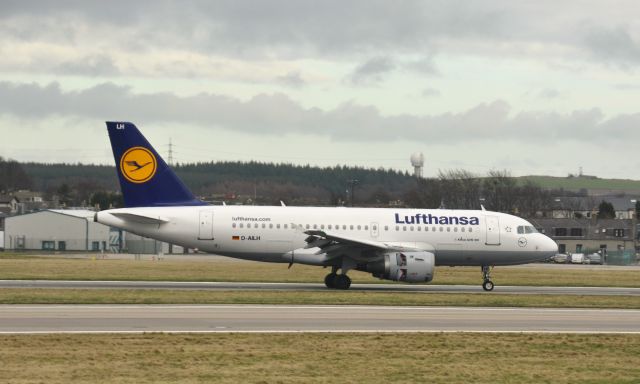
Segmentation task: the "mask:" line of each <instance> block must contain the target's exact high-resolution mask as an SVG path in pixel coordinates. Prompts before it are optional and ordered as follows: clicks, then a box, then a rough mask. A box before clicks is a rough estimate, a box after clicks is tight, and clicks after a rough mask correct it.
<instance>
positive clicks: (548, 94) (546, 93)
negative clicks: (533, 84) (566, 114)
mask: <svg viewBox="0 0 640 384" xmlns="http://www.w3.org/2000/svg"><path fill="white" fill-rule="evenodd" d="M561 95H562V94H561V93H560V91H558V90H557V89H554V88H546V89H543V90H541V91H540V92H539V93H538V97H539V98H541V99H556V98H558V97H560V96H561Z"/></svg>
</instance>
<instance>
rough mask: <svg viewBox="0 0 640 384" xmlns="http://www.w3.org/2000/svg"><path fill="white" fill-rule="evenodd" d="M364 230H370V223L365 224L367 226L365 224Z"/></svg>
mask: <svg viewBox="0 0 640 384" xmlns="http://www.w3.org/2000/svg"><path fill="white" fill-rule="evenodd" d="M373 229H375V227H374V228H373ZM364 230H365V231H368V230H369V226H368V225H365V226H364Z"/></svg>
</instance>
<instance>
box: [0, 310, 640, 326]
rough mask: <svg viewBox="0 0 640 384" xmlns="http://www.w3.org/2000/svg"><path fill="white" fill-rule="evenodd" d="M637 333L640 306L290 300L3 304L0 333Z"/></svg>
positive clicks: (0, 315) (0, 316)
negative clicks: (545, 306)
mask: <svg viewBox="0 0 640 384" xmlns="http://www.w3.org/2000/svg"><path fill="white" fill-rule="evenodd" d="M372 331H373V332H411V331H418V332H441V331H442V332H455V331H464V332H570V333H640V310H598V309H540V308H456V307H380V306H291V305H0V333H60V332H68V333H82V332H123V333H127V332H372Z"/></svg>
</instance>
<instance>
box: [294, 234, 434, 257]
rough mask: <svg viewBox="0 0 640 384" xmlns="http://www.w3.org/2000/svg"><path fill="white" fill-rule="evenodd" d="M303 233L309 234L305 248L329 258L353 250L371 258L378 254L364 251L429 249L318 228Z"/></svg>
mask: <svg viewBox="0 0 640 384" xmlns="http://www.w3.org/2000/svg"><path fill="white" fill-rule="evenodd" d="M304 233H305V234H306V235H309V236H308V237H307V238H306V239H305V241H306V242H307V245H306V246H305V248H306V249H308V248H319V251H318V252H316V253H318V254H320V253H326V254H327V256H328V257H329V258H333V257H338V256H341V255H342V254H352V253H353V251H365V252H358V254H359V255H367V254H369V255H370V257H371V258H375V257H378V254H377V253H376V252H366V251H398V252H411V251H425V250H427V251H430V249H425V248H419V247H415V246H413V245H410V244H402V243H389V242H383V241H374V240H364V239H360V238H357V237H354V236H345V235H343V234H336V233H331V232H325V231H319V230H309V231H305V232H304Z"/></svg>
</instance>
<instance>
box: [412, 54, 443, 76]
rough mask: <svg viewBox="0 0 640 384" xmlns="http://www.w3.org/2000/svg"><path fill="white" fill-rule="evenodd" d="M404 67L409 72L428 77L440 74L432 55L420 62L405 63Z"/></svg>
mask: <svg viewBox="0 0 640 384" xmlns="http://www.w3.org/2000/svg"><path fill="white" fill-rule="evenodd" d="M404 67H405V68H406V69H408V70H411V71H416V72H420V73H423V74H427V75H436V74H439V72H438V69H437V68H436V65H435V62H434V59H433V56H432V55H430V56H425V57H423V58H422V59H420V60H416V61H411V62H408V63H405V64H404Z"/></svg>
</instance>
